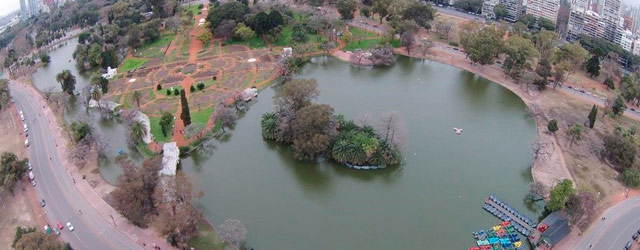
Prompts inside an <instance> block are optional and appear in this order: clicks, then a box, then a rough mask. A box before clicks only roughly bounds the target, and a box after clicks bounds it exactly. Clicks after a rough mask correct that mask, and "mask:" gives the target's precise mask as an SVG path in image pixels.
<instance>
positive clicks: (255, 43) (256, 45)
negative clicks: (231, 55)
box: [226, 36, 267, 49]
mask: <svg viewBox="0 0 640 250" xmlns="http://www.w3.org/2000/svg"><path fill="white" fill-rule="evenodd" d="M226 44H227V45H232V44H239V45H246V46H249V48H251V49H262V48H266V47H267V43H265V42H264V40H262V37H259V36H254V37H252V38H251V39H249V41H240V40H235V39H234V40H230V41H227V42H226Z"/></svg>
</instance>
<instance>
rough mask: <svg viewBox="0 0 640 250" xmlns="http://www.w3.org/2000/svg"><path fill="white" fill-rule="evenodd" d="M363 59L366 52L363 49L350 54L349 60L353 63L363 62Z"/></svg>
mask: <svg viewBox="0 0 640 250" xmlns="http://www.w3.org/2000/svg"><path fill="white" fill-rule="evenodd" d="M362 59H364V52H362V50H358V51H353V52H351V55H349V61H351V62H352V63H357V64H362Z"/></svg>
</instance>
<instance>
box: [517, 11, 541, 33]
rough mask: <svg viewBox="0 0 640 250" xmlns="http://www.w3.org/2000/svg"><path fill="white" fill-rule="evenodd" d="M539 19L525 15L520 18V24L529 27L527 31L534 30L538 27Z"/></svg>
mask: <svg viewBox="0 0 640 250" xmlns="http://www.w3.org/2000/svg"><path fill="white" fill-rule="evenodd" d="M536 21H537V18H536V17H535V16H534V15H531V14H524V15H522V16H520V18H518V22H520V23H523V24H525V25H526V26H527V29H533V28H534V27H535V25H536Z"/></svg>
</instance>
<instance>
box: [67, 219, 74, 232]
mask: <svg viewBox="0 0 640 250" xmlns="http://www.w3.org/2000/svg"><path fill="white" fill-rule="evenodd" d="M67 229H69V232H73V225H71V221H69V222H67Z"/></svg>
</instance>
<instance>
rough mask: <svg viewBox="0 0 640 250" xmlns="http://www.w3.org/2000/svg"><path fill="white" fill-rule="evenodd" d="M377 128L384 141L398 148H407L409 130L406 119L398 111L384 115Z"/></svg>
mask: <svg viewBox="0 0 640 250" xmlns="http://www.w3.org/2000/svg"><path fill="white" fill-rule="evenodd" d="M375 129H376V132H377V133H378V135H380V137H381V138H382V140H383V141H385V142H388V143H389V144H391V145H393V146H394V147H396V148H397V149H398V150H401V151H405V150H406V149H407V139H408V135H407V130H406V127H405V123H404V120H403V119H402V117H401V116H400V115H399V114H398V113H397V112H389V113H387V114H384V115H382V116H381V118H380V121H379V122H378V125H377V126H376V127H375Z"/></svg>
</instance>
